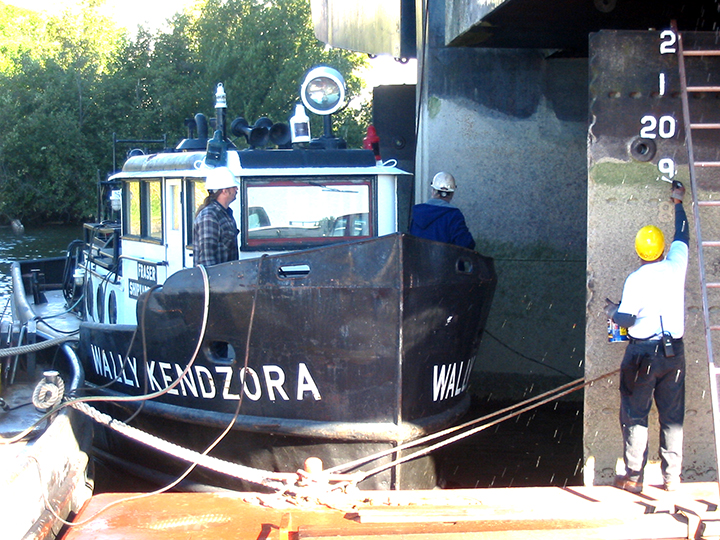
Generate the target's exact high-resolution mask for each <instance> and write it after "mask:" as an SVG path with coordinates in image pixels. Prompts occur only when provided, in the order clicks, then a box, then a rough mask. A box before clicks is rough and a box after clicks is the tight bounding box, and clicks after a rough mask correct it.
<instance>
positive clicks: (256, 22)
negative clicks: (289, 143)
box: [0, 0, 370, 222]
mask: <svg viewBox="0 0 720 540" xmlns="http://www.w3.org/2000/svg"><path fill="white" fill-rule="evenodd" d="M103 3H104V0H78V4H77V5H75V6H72V7H71V8H69V9H67V10H66V11H65V12H63V13H62V14H60V15H57V16H47V15H42V14H40V15H39V14H36V13H33V12H30V11H27V10H23V9H20V8H15V7H12V6H6V5H4V4H0V104H1V105H2V107H3V111H4V114H3V115H2V117H0V133H2V135H1V136H0V216H3V215H4V216H6V217H13V218H15V217H17V218H20V219H22V220H24V221H28V222H33V221H48V220H62V221H79V220H81V219H83V218H86V217H88V216H90V215H92V213H93V212H94V210H95V205H96V201H95V194H96V190H97V188H96V186H97V181H98V179H101V178H105V177H106V175H107V174H108V173H110V172H111V171H112V168H113V156H112V140H113V136H114V135H115V136H116V137H117V138H118V139H161V138H162V137H163V136H164V135H166V136H167V140H168V144H169V145H172V146H174V144H175V142H177V141H178V140H179V139H181V138H183V137H185V136H186V132H185V127H184V126H185V120H186V119H189V118H192V117H193V116H194V115H195V114H196V113H198V112H203V113H205V114H206V115H207V116H208V117H212V116H214V92H215V87H216V85H217V84H218V83H219V82H222V83H223V84H224V86H225V89H226V92H227V97H228V122H230V121H231V120H232V119H233V118H235V117H237V116H244V117H245V118H246V119H247V120H248V121H249V123H250V124H253V123H254V122H255V121H256V120H257V119H258V118H260V117H261V116H266V117H268V118H270V119H271V120H273V121H274V122H285V121H287V120H288V118H289V117H290V116H291V114H292V112H293V111H294V105H295V103H296V102H298V91H299V88H300V84H301V82H302V79H303V77H304V75H305V73H306V72H307V71H308V70H309V69H310V68H312V67H314V66H316V65H319V64H326V65H331V66H333V67H335V68H336V69H338V70H339V71H340V72H341V73H342V74H343V76H344V77H345V80H346V82H347V86H348V94H349V95H350V96H351V97H352V96H354V95H357V94H359V92H360V90H361V85H362V81H361V80H360V79H359V78H358V77H356V76H355V75H354V72H355V70H356V68H358V67H360V66H361V65H363V63H364V60H363V59H362V58H361V57H360V56H358V55H356V54H353V53H350V52H348V51H342V50H337V49H329V48H327V47H325V46H324V44H322V43H321V42H319V41H318V40H317V39H316V38H315V36H314V33H313V30H312V24H311V19H310V6H309V2H308V0H265V1H263V0H198V2H197V4H196V5H195V6H193V7H192V8H191V9H188V10H187V11H185V12H184V13H179V14H177V15H176V16H174V17H173V19H172V20H171V21H169V26H168V29H167V30H164V31H158V32H154V33H153V32H151V31H149V30H147V29H142V28H141V29H140V30H139V31H138V33H137V34H136V35H135V36H133V37H132V38H131V37H129V36H128V35H127V34H126V33H125V31H124V30H122V29H120V28H118V27H116V26H115V24H114V23H113V22H112V21H110V20H108V19H106V18H104V17H103V16H102V15H101V8H102V5H103ZM334 116H335V118H334V130H335V132H336V133H337V134H339V135H340V136H342V137H344V138H346V140H347V141H348V144H349V146H354V147H358V146H360V145H361V142H362V137H363V136H364V130H365V126H366V125H367V124H368V123H369V119H370V106H369V104H364V105H363V107H361V108H360V109H353V108H347V109H345V110H344V111H341V112H339V113H337V114H336V115H334ZM311 123H312V126H311V127H312V130H313V133H314V134H320V133H321V132H322V119H321V118H317V117H316V118H312V119H311ZM237 144H238V145H239V146H242V144H244V141H242V140H241V141H237ZM125 150H129V148H127V149H125V148H121V147H118V152H119V154H118V160H117V161H118V163H117V166H119V164H120V162H121V161H122V158H123V156H122V153H123V152H124V151H125ZM155 150H157V148H155Z"/></svg>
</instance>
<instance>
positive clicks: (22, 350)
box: [0, 336, 78, 358]
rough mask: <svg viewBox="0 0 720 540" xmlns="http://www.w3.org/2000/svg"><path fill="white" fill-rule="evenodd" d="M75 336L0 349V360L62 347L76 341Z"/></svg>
mask: <svg viewBox="0 0 720 540" xmlns="http://www.w3.org/2000/svg"><path fill="white" fill-rule="evenodd" d="M77 340H78V337H77V336H62V337H57V338H53V339H48V340H46V341H39V342H37V343H30V344H29V345H20V346H19V347H9V348H7V349H0V358H3V357H5V356H15V355H18V354H28V353H33V352H37V351H42V350H43V349H49V348H50V347H55V346H57V345H62V344H63V343H66V342H68V341H77Z"/></svg>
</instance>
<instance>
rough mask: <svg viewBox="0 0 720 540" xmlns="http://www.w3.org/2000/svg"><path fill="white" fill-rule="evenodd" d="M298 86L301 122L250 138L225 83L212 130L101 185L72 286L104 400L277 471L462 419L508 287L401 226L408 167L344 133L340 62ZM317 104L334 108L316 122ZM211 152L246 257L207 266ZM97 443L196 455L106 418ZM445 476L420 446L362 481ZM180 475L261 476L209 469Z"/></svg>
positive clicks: (169, 438)
mask: <svg viewBox="0 0 720 540" xmlns="http://www.w3.org/2000/svg"><path fill="white" fill-rule="evenodd" d="M301 97H302V102H303V105H298V106H297V108H296V114H295V116H294V117H293V118H292V119H291V121H290V126H287V125H285V124H274V123H272V122H271V121H270V120H268V119H265V118H261V119H259V120H258V121H257V122H255V124H254V125H252V126H251V125H249V122H247V121H246V120H245V119H243V118H237V119H236V120H234V121H233V122H232V123H231V125H230V127H229V131H230V132H231V134H232V135H234V136H235V137H237V138H238V139H240V138H245V139H246V140H247V142H248V146H249V148H245V149H238V148H237V147H236V145H235V144H234V143H233V142H231V141H230V139H229V138H228V136H227V133H226V132H227V130H226V97H225V91H224V88H223V86H222V85H221V84H219V85H218V86H217V89H216V107H215V109H216V118H215V122H214V132H213V135H212V137H209V130H208V129H207V126H208V121H207V119H206V118H205V117H204V116H203V115H196V117H195V121H194V122H193V123H192V124H191V125H190V130H189V133H188V137H187V138H186V139H184V140H183V141H181V142H180V143H179V144H178V145H177V147H176V148H174V149H172V150H169V151H163V152H160V153H156V154H150V155H146V154H139V155H132V156H130V157H129V158H128V159H127V161H126V162H125V164H124V166H123V167H122V171H121V172H119V173H117V174H114V175H113V176H111V177H110V178H109V179H108V180H107V181H106V182H104V183H103V186H102V187H103V189H102V206H103V207H104V208H106V209H107V210H108V217H109V219H105V220H103V221H101V222H98V223H88V224H85V226H84V234H85V238H84V240H83V241H82V242H80V243H76V244H73V245H71V246H70V249H69V251H68V261H71V264H70V265H69V268H68V270H67V271H66V273H65V278H64V281H63V289H64V291H65V296H66V302H67V304H68V305H72V306H76V308H75V309H76V310H77V311H78V313H79V315H80V318H81V319H82V322H81V323H80V325H79V341H78V343H77V356H78V358H79V360H80V363H81V364H82V366H83V368H84V373H85V385H86V388H85V392H84V394H85V395H86V396H87V395H93V396H96V397H95V399H96V400H97V401H96V402H95V403H93V404H92V405H93V406H94V407H97V409H99V410H101V411H102V412H104V413H107V414H109V415H110V416H111V417H112V418H113V419H116V420H119V421H123V422H127V423H128V424H129V425H130V426H132V427H133V428H137V429H138V430H140V431H141V432H144V433H147V434H150V435H152V436H154V437H157V440H159V441H164V442H169V443H174V444H176V445H179V446H181V447H184V448H187V449H191V450H194V451H196V452H198V453H203V452H209V455H210V456H213V457H215V458H218V459H219V460H223V461H224V462H229V463H233V464H240V465H244V466H249V467H254V468H258V469H263V470H267V471H275V472H296V471H297V470H298V469H301V468H302V467H303V463H304V462H305V460H306V459H307V458H309V457H315V458H320V460H322V462H323V464H324V465H325V466H326V467H333V466H337V465H340V464H342V463H345V462H349V461H353V460H355V459H358V458H360V457H362V456H366V455H368V454H372V453H374V452H376V451H381V450H392V449H394V448H396V447H397V446H398V445H400V444H402V443H404V442H406V441H411V440H413V439H416V438H418V437H421V436H423V435H426V434H429V433H432V432H435V431H437V430H440V429H442V428H445V427H447V426H449V425H451V424H452V423H453V422H455V421H456V420H457V419H458V418H459V417H460V416H462V414H463V413H464V412H465V411H466V410H467V408H468V406H469V396H468V394H467V386H468V381H469V377H470V374H471V372H472V366H473V362H474V357H475V354H476V352H477V349H478V346H479V343H480V339H481V336H482V331H483V328H484V325H485V322H486V320H487V315H488V311H489V309H490V304H491V302H492V296H493V293H494V289H495V283H496V276H495V271H494V266H493V261H492V259H490V258H487V257H483V256H482V255H480V254H478V253H476V252H474V251H471V250H468V249H465V248H461V247H457V246H453V245H449V244H444V243H440V242H434V241H429V240H424V239H421V238H416V237H413V236H410V235H408V234H404V233H402V232H401V231H399V225H398V224H399V223H406V222H407V216H408V214H409V211H410V209H409V208H408V207H403V206H401V205H400V203H399V202H398V201H399V200H409V199H410V198H411V197H409V196H408V195H409V193H410V192H411V191H412V176H411V175H409V174H408V173H406V172H404V171H402V170H400V169H398V168H397V167H396V166H395V165H394V164H393V163H382V162H380V161H378V160H376V156H375V154H374V152H373V151H371V150H359V149H348V148H347V145H346V143H345V141H343V140H342V139H340V138H337V137H335V136H334V135H333V132H332V123H331V115H332V113H334V112H336V111H337V110H339V109H340V107H342V106H343V105H344V99H345V84H344V80H343V78H342V76H341V75H340V73H338V72H337V71H336V70H334V69H332V68H329V67H326V66H320V67H318V68H315V69H313V70H311V71H310V72H309V73H308V74H307V76H306V78H305V80H304V82H303V83H302V86H301ZM305 110H308V111H310V112H311V113H315V114H319V115H323V116H324V133H323V135H322V136H321V137H318V138H315V139H311V138H310V134H309V124H308V122H307V115H306V114H305ZM238 139H236V140H238ZM271 146H272V148H269V147H271ZM217 167H227V168H229V169H230V171H232V173H233V175H234V176H235V177H236V179H237V183H238V186H239V193H238V196H237V199H236V200H235V201H234V202H233V203H232V204H231V205H230V208H231V209H232V211H233V215H234V216H236V217H235V218H234V219H235V221H236V224H237V229H238V230H239V260H237V261H231V262H227V263H223V264H218V265H214V266H208V267H204V266H201V265H195V264H194V261H193V255H194V252H193V241H194V239H193V236H192V234H193V227H192V225H193V219H194V215H195V212H196V209H197V208H198V207H199V205H200V203H201V202H202V201H203V199H204V198H205V196H206V194H207V191H206V190H205V180H206V178H207V177H208V175H209V173H210V172H211V171H213V170H214V168H217ZM400 195H404V196H400ZM221 434H223V435H222V436H221ZM94 445H95V448H96V455H97V456H99V457H100V459H102V460H103V461H108V462H110V463H111V464H112V466H113V467H114V468H118V467H120V468H124V469H126V470H127V471H129V472H131V473H133V474H135V475H139V476H142V477H144V478H146V479H149V480H151V481H153V482H155V483H163V482H165V481H166V480H167V479H169V478H176V477H179V476H180V475H181V474H183V472H184V471H185V470H186V469H187V468H188V465H189V464H188V462H187V459H186V458H180V457H178V456H176V455H168V454H167V453H165V452H160V451H158V449H157V448H155V447H154V445H152V444H148V442H147V441H138V440H135V439H133V438H129V437H127V436H126V434H123V433H118V432H117V431H115V430H114V429H112V426H106V427H104V428H102V429H100V430H98V431H97V432H96V436H95V441H94ZM209 449H211V450H209ZM383 459H384V460H385V461H389V460H390V457H387V456H386V457H385V458H383ZM436 483H437V479H436V475H435V469H434V464H433V459H432V457H431V456H425V457H422V458H419V459H414V460H412V461H408V462H406V463H402V464H399V465H395V466H393V467H391V468H389V469H388V470H386V471H383V472H381V473H379V474H377V475H375V476H372V477H370V478H367V479H366V480H364V481H363V482H362V483H361V484H360V487H362V488H364V489H416V488H429V487H434V486H435V485H436ZM181 487H182V488H183V489H189V490H191V489H199V490H202V489H217V488H227V489H233V490H245V489H250V488H252V489H257V486H256V485H252V486H251V485H249V484H248V482H247V481H246V479H242V478H237V477H236V476H228V475H226V474H224V471H218V470H212V469H209V468H206V467H196V468H195V469H194V470H193V471H192V473H191V474H190V475H189V476H188V477H187V479H186V480H185V483H184V484H183V485H182V486H181Z"/></svg>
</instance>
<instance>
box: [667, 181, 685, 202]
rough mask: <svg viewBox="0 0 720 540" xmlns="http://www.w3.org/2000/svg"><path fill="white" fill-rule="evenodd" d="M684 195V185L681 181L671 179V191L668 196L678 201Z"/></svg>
mask: <svg viewBox="0 0 720 540" xmlns="http://www.w3.org/2000/svg"><path fill="white" fill-rule="evenodd" d="M684 196H685V186H683V185H682V182H678V181H677V180H673V183H672V192H671V193H670V198H671V199H677V200H678V201H682V200H683V197H684Z"/></svg>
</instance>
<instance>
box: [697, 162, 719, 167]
mask: <svg viewBox="0 0 720 540" xmlns="http://www.w3.org/2000/svg"><path fill="white" fill-rule="evenodd" d="M695 166H696V167H720V161H696V162H695Z"/></svg>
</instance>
